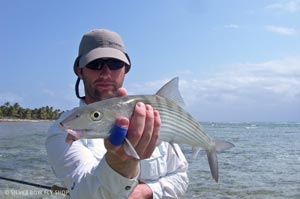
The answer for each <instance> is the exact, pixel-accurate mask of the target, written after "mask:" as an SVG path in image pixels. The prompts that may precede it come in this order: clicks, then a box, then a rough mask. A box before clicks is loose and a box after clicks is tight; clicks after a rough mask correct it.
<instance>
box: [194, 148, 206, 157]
mask: <svg viewBox="0 0 300 199" xmlns="http://www.w3.org/2000/svg"><path fill="white" fill-rule="evenodd" d="M198 154H200V156H204V155H205V154H206V153H205V151H204V150H201V148H200V147H193V148H192V158H193V159H196V158H197V156H198Z"/></svg>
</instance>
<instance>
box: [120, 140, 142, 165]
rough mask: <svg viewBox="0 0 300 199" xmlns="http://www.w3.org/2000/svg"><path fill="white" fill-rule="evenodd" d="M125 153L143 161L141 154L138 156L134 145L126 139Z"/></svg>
mask: <svg viewBox="0 0 300 199" xmlns="http://www.w3.org/2000/svg"><path fill="white" fill-rule="evenodd" d="M124 149H125V152H126V153H127V154H128V155H130V156H132V157H134V158H135V159H138V160H139V159H141V158H140V156H139V154H137V152H136V150H135V149H134V147H133V146H132V144H131V143H130V141H129V140H128V139H127V138H126V137H125V146H124Z"/></svg>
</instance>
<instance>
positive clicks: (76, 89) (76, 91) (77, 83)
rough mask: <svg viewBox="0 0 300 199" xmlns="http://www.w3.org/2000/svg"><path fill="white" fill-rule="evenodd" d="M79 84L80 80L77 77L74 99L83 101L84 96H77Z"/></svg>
mask: <svg viewBox="0 0 300 199" xmlns="http://www.w3.org/2000/svg"><path fill="white" fill-rule="evenodd" d="M79 83H80V78H79V77H78V78H77V80H76V84H75V93H76V97H78V98H79V99H85V96H82V97H81V96H80V94H79Z"/></svg>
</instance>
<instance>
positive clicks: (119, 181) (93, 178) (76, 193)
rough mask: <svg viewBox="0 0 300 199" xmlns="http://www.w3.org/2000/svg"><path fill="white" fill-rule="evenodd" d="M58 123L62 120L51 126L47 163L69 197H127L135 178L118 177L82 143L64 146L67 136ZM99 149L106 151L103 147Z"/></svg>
mask: <svg viewBox="0 0 300 199" xmlns="http://www.w3.org/2000/svg"><path fill="white" fill-rule="evenodd" d="M59 121H61V119H59V120H58V121H56V122H55V123H54V124H53V125H52V126H51V127H50V129H49V131H48V137H47V139H46V143H45V145H46V150H47V155H48V160H49V163H50V165H51V167H52V169H53V171H54V173H55V175H56V176H57V177H58V178H59V179H60V180H61V181H62V182H63V183H64V185H65V186H66V187H67V188H68V190H69V192H70V196H71V198H74V199H86V198H89V199H94V198H95V199H96V198H97V199H99V198H100V199H101V198H105V199H107V198H128V196H129V195H130V194H131V192H132V191H133V189H134V188H135V186H136V185H137V184H138V180H137V177H138V176H137V177H136V178H133V179H128V178H125V177H123V176H121V175H120V174H118V173H117V172H115V171H114V170H113V169H112V168H110V166H109V165H108V164H107V162H106V161H105V158H103V156H102V157H97V156H95V154H94V153H93V151H92V150H90V149H88V148H87V147H86V146H85V145H84V144H83V142H82V141H81V140H77V141H75V142H73V143H72V144H67V143H66V142H65V139H66V135H67V134H66V133H65V132H64V131H63V130H62V129H60V127H59ZM101 146H102V148H103V150H105V148H104V146H103V144H102V145H101ZM103 154H104V153H103Z"/></svg>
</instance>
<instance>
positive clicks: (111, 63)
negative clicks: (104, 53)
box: [85, 58, 126, 70]
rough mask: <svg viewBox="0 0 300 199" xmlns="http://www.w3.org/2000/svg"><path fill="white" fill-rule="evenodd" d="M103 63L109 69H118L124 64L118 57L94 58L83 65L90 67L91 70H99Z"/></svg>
mask: <svg viewBox="0 0 300 199" xmlns="http://www.w3.org/2000/svg"><path fill="white" fill-rule="evenodd" d="M104 65H107V67H108V68H109V69H110V70H118V69H120V68H122V67H123V66H125V65H126V64H125V63H124V62H123V61H121V60H118V59H113V58H110V59H96V60H94V61H91V62H90V63H88V64H87V65H86V66H85V67H87V68H89V69H92V70H101V69H102V68H103V66H104Z"/></svg>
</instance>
